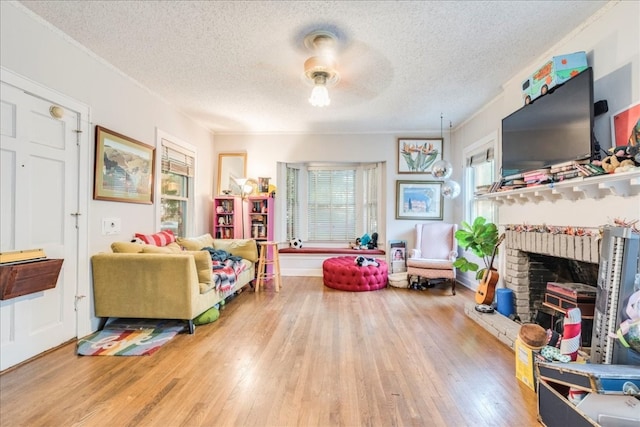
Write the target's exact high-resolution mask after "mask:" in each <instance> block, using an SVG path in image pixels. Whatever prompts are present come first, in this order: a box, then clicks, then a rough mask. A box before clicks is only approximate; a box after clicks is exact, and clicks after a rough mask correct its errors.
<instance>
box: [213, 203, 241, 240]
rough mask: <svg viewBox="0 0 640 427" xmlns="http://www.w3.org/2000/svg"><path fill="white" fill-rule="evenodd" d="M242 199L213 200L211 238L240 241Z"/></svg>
mask: <svg viewBox="0 0 640 427" xmlns="http://www.w3.org/2000/svg"><path fill="white" fill-rule="evenodd" d="M242 214H243V209H242V199H241V198H240V197H234V196H225V197H216V198H214V199H213V224H212V227H211V228H212V229H213V237H214V238H216V239H241V238H242V237H243V234H242Z"/></svg>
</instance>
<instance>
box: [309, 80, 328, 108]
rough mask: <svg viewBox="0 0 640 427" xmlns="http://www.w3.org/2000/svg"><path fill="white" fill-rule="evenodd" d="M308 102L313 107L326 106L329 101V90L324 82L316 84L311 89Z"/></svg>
mask: <svg viewBox="0 0 640 427" xmlns="http://www.w3.org/2000/svg"><path fill="white" fill-rule="evenodd" d="M309 103H310V104H311V105H313V106H314V107H326V106H327V105H329V104H330V103H331V100H330V99H329V91H327V87H326V86H325V85H324V84H316V85H315V86H314V87H313V90H312V91H311V97H309Z"/></svg>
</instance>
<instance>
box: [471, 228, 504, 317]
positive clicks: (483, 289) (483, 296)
mask: <svg viewBox="0 0 640 427" xmlns="http://www.w3.org/2000/svg"><path fill="white" fill-rule="evenodd" d="M504 237H505V235H504V233H503V234H502V235H501V236H500V237H499V238H498V241H497V242H496V245H495V247H494V248H493V254H491V261H490V262H489V268H487V269H486V270H485V271H484V274H483V275H482V280H480V284H479V285H478V290H477V291H476V304H487V305H488V304H491V303H492V302H493V297H494V296H495V291H496V284H497V283H498V278H499V277H500V275H499V274H498V272H497V271H496V270H494V269H493V260H494V259H495V257H496V253H497V252H498V246H500V243H502V241H503V240H504Z"/></svg>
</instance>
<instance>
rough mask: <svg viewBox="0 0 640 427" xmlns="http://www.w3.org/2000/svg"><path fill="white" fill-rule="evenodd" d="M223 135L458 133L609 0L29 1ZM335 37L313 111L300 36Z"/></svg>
mask: <svg viewBox="0 0 640 427" xmlns="http://www.w3.org/2000/svg"><path fill="white" fill-rule="evenodd" d="M21 3H22V4H23V5H25V6H26V7H27V8H29V9H31V10H32V11H33V12H35V13H36V14H38V15H40V16H41V17H42V18H44V19H45V20H46V21H49V22H50V23H51V24H52V25H54V26H55V27H57V28H59V29H60V30H62V31H63V32H65V33H66V34H67V35H69V36H70V37H71V38H73V39H75V40H76V41H77V42H79V43H80V44H82V45H84V46H86V47H87V48H88V49H90V50H91V51H93V52H94V53H95V54H96V55H98V56H100V57H102V58H104V59H105V60H106V61H107V62H109V63H111V64H112V65H113V66H115V67H116V68H118V69H120V70H121V71H122V72H123V73H125V74H126V75H128V76H130V77H131V78H133V79H135V80H136V81H138V82H139V83H140V84H142V85H143V86H145V87H147V88H148V89H149V90H151V91H152V92H155V93H157V94H158V95H160V96H161V97H162V98H164V99H166V100H167V101H169V102H170V103H172V104H174V105H175V106H176V107H177V108H179V109H180V110H182V111H184V112H185V113H186V114H187V115H189V116H191V117H193V118H194V119H195V120H197V121H199V122H201V123H202V124H203V125H205V126H206V127H208V128H210V129H211V130H212V131H214V132H219V133H235V132H310V133H351V132H374V133H384V132H413V131H428V130H434V129H440V114H441V113H442V114H444V117H445V119H444V120H445V123H446V124H447V125H446V126H447V127H448V123H449V122H450V121H451V122H452V123H453V125H454V126H456V124H459V123H461V122H462V121H464V120H465V119H467V118H469V117H470V116H471V115H472V114H473V113H474V112H475V111H477V110H479V109H480V108H481V107H482V106H483V105H484V104H485V103H486V102H487V101H489V100H491V99H492V98H493V97H495V96H496V95H497V94H498V93H499V92H500V90H501V85H502V84H504V83H505V82H506V81H507V80H508V79H509V78H510V77H512V76H513V75H514V74H516V73H517V72H519V71H520V70H522V69H523V67H525V66H526V65H527V64H529V63H530V62H531V61H532V60H534V59H536V58H537V57H539V56H540V55H542V54H543V53H544V52H545V51H547V50H548V49H549V48H551V47H552V46H553V45H554V44H555V43H557V42H558V41H559V40H560V39H562V38H563V37H564V36H565V35H567V34H568V33H569V32H571V31H572V30H573V29H574V28H576V27H577V26H579V25H580V24H581V23H582V22H584V21H585V20H587V19H588V18H589V17H590V16H591V15H593V14H594V13H595V12H596V11H597V10H598V9H600V8H602V7H603V6H604V5H605V4H606V3H607V2H606V1H553V2H551V1H411V2H409V1H403V2H396V1H337V2H326V1H251V2H248V1H247V2H245V1H216V2H213V1H212V2H198V1H22V2H21ZM316 29H331V30H333V31H335V32H336V34H338V37H339V41H340V43H339V52H338V58H337V59H338V70H339V72H340V75H341V80H340V82H339V83H338V84H337V85H336V86H335V87H333V88H330V89H329V93H330V97H331V105H330V106H329V107H325V108H317V107H312V106H310V105H309V103H308V101H307V99H308V97H309V95H310V93H311V87H310V86H309V85H308V84H307V83H306V82H305V81H303V79H302V74H303V63H304V61H305V60H306V59H307V58H308V57H309V56H311V52H310V51H309V50H307V49H306V48H305V47H304V44H303V38H304V36H305V35H306V34H307V33H308V32H310V31H312V30H316Z"/></svg>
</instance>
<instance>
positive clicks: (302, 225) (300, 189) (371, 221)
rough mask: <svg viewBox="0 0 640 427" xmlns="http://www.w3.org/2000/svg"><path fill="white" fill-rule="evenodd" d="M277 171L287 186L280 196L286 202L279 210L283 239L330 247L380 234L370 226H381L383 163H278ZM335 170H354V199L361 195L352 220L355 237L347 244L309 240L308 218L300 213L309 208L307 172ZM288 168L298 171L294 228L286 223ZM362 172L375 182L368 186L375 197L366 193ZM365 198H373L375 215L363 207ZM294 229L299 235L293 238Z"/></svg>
mask: <svg viewBox="0 0 640 427" xmlns="http://www.w3.org/2000/svg"><path fill="white" fill-rule="evenodd" d="M280 166H281V167H280V170H281V171H282V172H283V176H284V180H283V181H284V183H286V185H284V186H283V187H284V188H285V190H284V192H285V193H286V194H285V195H284V197H283V199H285V201H284V202H283V204H282V211H283V212H284V214H283V226H284V227H283V228H284V233H283V234H284V237H285V239H286V240H290V239H291V238H300V239H302V240H303V241H305V243H306V244H308V245H310V246H314V245H316V246H331V245H334V244H335V245H343V244H344V243H348V242H350V241H353V240H354V239H355V238H356V237H359V236H362V235H363V234H365V233H369V234H371V233H372V232H374V231H375V232H378V234H380V232H379V231H378V230H375V229H372V228H371V227H380V224H381V223H382V216H383V213H382V210H383V207H384V206H382V193H381V192H380V190H379V189H380V188H381V187H382V175H383V172H384V169H383V167H384V162H367V163H351V162H329V163H318V162H303V163H281V164H280ZM331 167H333V168H335V169H343V170H344V169H345V168H352V169H355V170H356V179H355V189H354V191H355V193H354V194H356V196H357V195H360V196H359V197H358V196H357V197H356V208H355V215H356V219H355V235H354V236H353V238H352V239H347V241H345V240H342V239H336V240H311V241H310V240H309V233H308V230H309V224H308V219H309V216H308V215H306V214H304V215H303V212H304V211H305V210H306V208H307V206H308V200H309V195H308V192H309V191H308V189H309V187H308V179H309V170H310V169H314V168H316V169H317V168H331ZM290 169H297V170H298V171H299V172H298V184H297V194H298V197H299V198H300V200H299V202H298V203H297V209H298V212H296V213H294V215H293V216H294V217H297V218H298V223H297V224H298V225H297V227H295V226H291V225H290V224H289V223H288V221H289V203H288V201H287V199H288V197H289V194H288V191H287V190H288V186H289V183H288V182H287V177H288V173H289V172H288V171H289V170H290ZM371 169H375V170H376V173H375V174H371V173H370V171H371ZM365 170H366V171H367V173H366V174H369V175H370V179H372V180H375V183H373V184H370V185H369V187H370V188H373V189H375V191H376V193H375V195H372V193H373V191H371V190H370V191H365V187H366V185H365V183H364V180H365V175H366V174H365ZM367 197H369V198H372V197H375V208H374V209H375V212H374V213H372V212H371V207H370V206H369V207H366V206H365V201H366V199H367ZM295 229H297V233H298V235H296V236H293V235H291V234H290V233H291V232H292V230H295ZM365 230H370V231H365Z"/></svg>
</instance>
